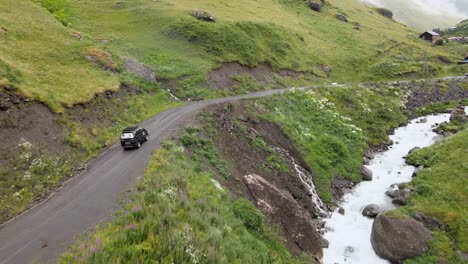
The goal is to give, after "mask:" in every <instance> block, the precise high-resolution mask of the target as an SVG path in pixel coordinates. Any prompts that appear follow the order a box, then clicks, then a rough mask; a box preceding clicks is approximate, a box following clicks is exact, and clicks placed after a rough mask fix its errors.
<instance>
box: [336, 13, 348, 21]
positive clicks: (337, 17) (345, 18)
mask: <svg viewBox="0 0 468 264" xmlns="http://www.w3.org/2000/svg"><path fill="white" fill-rule="evenodd" d="M335 17H336V19H338V20H340V21H343V22H345V23H348V18H347V17H346V16H345V15H342V14H336V16H335Z"/></svg>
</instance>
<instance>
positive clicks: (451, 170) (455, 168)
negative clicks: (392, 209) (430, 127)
mask: <svg viewBox="0 0 468 264" xmlns="http://www.w3.org/2000/svg"><path fill="white" fill-rule="evenodd" d="M467 149H468V130H467V129H464V130H463V131H461V132H459V133H458V134H456V135H454V136H451V137H449V138H447V139H446V140H444V141H442V142H440V143H438V144H435V145H433V146H431V147H429V148H425V149H422V150H419V151H416V152H414V153H412V154H411V155H410V156H409V159H410V161H411V162H412V163H414V164H416V165H423V166H424V167H425V169H424V170H422V171H421V172H420V173H418V176H417V177H416V178H415V179H414V180H413V181H412V182H411V183H410V185H411V187H413V188H414V189H415V193H416V194H415V195H414V196H413V197H412V198H411V200H410V203H409V204H408V205H407V206H405V207H403V208H401V209H400V210H401V211H403V212H405V213H407V214H414V213H416V212H422V213H424V214H425V215H428V216H431V217H435V218H436V219H438V220H439V221H440V222H441V224H442V227H441V228H435V229H434V230H432V231H433V234H434V238H435V239H434V240H433V242H432V243H431V245H430V251H429V252H428V253H427V254H426V255H425V256H423V257H419V258H417V259H415V260H412V261H408V263H440V261H448V263H465V262H463V261H462V260H460V258H459V257H458V256H457V255H456V254H455V252H456V251H457V250H460V251H461V252H467V251H468V233H467V232H468V223H467V220H466V219H468V215H467V214H468V210H467V204H466V194H467V191H468V190H467V183H468V175H467V170H468V162H467V161H468V154H467V151H466V150H467ZM405 263H406V262H405Z"/></svg>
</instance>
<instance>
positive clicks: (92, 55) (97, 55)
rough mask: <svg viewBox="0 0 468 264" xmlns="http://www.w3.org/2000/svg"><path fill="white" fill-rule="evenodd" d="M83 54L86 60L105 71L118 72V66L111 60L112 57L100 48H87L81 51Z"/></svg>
mask: <svg viewBox="0 0 468 264" xmlns="http://www.w3.org/2000/svg"><path fill="white" fill-rule="evenodd" d="M83 54H84V55H85V56H86V58H87V59H88V60H90V61H91V62H93V63H95V64H96V65H98V66H99V67H101V68H103V69H105V70H109V71H113V72H117V71H118V65H117V63H115V62H114V60H113V59H112V55H111V54H109V53H108V52H106V51H104V50H102V49H100V48H96V47H94V48H88V49H86V50H84V51H83Z"/></svg>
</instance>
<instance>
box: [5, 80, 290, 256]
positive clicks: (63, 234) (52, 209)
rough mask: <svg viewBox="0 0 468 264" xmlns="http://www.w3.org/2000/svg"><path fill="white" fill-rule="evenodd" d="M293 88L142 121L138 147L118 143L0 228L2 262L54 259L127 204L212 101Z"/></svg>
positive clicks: (191, 106)
mask: <svg viewBox="0 0 468 264" xmlns="http://www.w3.org/2000/svg"><path fill="white" fill-rule="evenodd" d="M287 90H288V89H279V90H270V91H262V92H257V93H252V94H247V95H241V96H234V97H228V98H222V99H215V100H209V101H202V102H195V103H192V104H189V105H186V106H182V107H178V108H173V109H169V110H167V111H165V112H162V113H159V114H157V115H155V116H153V117H152V118H150V119H148V120H146V121H145V122H143V123H142V124H141V125H142V126H143V127H145V128H146V129H147V130H148V132H149V135H150V140H149V141H148V142H146V143H144V144H143V145H142V147H141V148H140V149H138V150H134V151H123V150H122V148H121V146H120V143H116V144H114V145H113V146H112V147H110V148H109V149H108V150H105V151H104V152H103V153H101V155H100V156H98V157H97V158H95V159H94V160H93V161H91V162H90V163H89V164H88V166H87V169H86V171H84V172H82V173H81V174H80V175H76V176H75V177H73V178H72V179H71V180H70V181H68V182H67V183H66V184H64V186H63V188H62V189H60V190H59V191H58V192H56V193H55V194H54V195H52V197H51V198H50V199H49V200H47V201H45V202H43V203H42V204H39V205H37V206H35V207H33V208H32V209H30V210H29V211H27V212H25V213H24V214H22V215H20V216H19V217H17V218H16V219H14V220H12V221H10V222H8V223H7V224H5V225H4V226H3V228H1V229H0V264H6V263H15V264H22V263H31V262H35V263H53V262H55V260H56V258H57V256H58V255H59V254H60V253H62V252H63V251H64V250H66V249H67V246H69V245H71V244H72V243H73V242H74V239H75V238H76V237H77V236H79V235H81V234H83V233H84V232H85V231H86V230H89V229H90V228H93V227H94V226H96V225H98V224H100V223H104V222H106V221H108V220H109V219H110V218H111V217H112V214H113V213H114V212H115V211H116V210H118V209H120V208H121V207H122V205H121V204H119V199H122V197H123V195H124V194H125V193H126V192H127V191H128V190H132V189H133V186H134V185H135V183H136V182H137V180H138V179H139V178H140V177H142V176H143V175H144V172H145V170H146V167H147V165H148V161H149V159H150V157H151V155H152V153H153V152H154V150H155V149H157V148H159V146H160V141H161V139H162V138H163V137H165V136H168V135H171V134H173V133H174V132H175V130H177V129H178V128H179V127H180V126H182V125H183V124H184V123H185V122H187V121H188V120H190V119H191V118H192V117H193V116H195V115H196V113H198V111H200V110H201V109H203V108H204V107H206V106H208V105H212V104H217V103H223V102H229V101H235V100H239V99H247V98H257V97H265V96H270V95H273V94H282V93H284V92H285V91H287Z"/></svg>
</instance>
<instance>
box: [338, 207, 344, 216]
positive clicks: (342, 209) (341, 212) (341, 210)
mask: <svg viewBox="0 0 468 264" xmlns="http://www.w3.org/2000/svg"><path fill="white" fill-rule="evenodd" d="M338 213H339V214H340V215H344V214H345V210H344V208H343V207H340V208H338Z"/></svg>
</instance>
